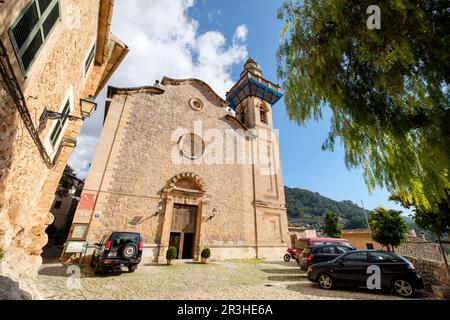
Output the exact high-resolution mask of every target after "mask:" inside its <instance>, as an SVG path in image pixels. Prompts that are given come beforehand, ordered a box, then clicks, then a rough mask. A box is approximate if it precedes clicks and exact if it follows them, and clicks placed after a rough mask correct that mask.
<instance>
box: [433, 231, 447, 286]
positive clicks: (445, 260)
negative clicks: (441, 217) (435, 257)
mask: <svg viewBox="0 0 450 320" xmlns="http://www.w3.org/2000/svg"><path fill="white" fill-rule="evenodd" d="M436 236H437V239H438V243H439V247H440V248H441V254H442V258H443V259H444V264H445V268H446V269H447V276H448V279H449V281H450V269H449V268H448V261H447V255H446V254H445V250H444V246H443V245H442V242H441V237H440V236H439V235H438V234H436Z"/></svg>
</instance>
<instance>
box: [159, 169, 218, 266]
mask: <svg viewBox="0 0 450 320" xmlns="http://www.w3.org/2000/svg"><path fill="white" fill-rule="evenodd" d="M162 194H163V198H164V200H165V217H164V221H163V226H162V230H161V238H160V252H159V257H158V261H164V260H165V253H166V251H167V249H168V248H169V247H170V246H173V247H176V248H177V249H178V259H195V260H198V259H199V257H200V251H201V230H202V222H203V218H202V217H203V215H204V213H205V212H207V207H208V203H209V199H208V198H209V197H208V195H207V193H206V186H205V183H204V182H203V180H202V179H201V178H200V177H199V176H198V175H196V174H195V173H192V172H185V173H180V174H177V175H176V176H174V177H172V178H171V179H170V180H169V181H168V183H167V184H166V186H165V187H164V189H163V192H162Z"/></svg>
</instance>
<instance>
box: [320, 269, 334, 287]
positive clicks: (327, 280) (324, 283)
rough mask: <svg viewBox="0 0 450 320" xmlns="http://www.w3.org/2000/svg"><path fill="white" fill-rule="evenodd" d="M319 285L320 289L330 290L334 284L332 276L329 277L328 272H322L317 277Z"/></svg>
mask: <svg viewBox="0 0 450 320" xmlns="http://www.w3.org/2000/svg"><path fill="white" fill-rule="evenodd" d="M318 279H319V280H318V282H319V286H320V287H321V288H322V289H325V290H330V289H332V288H333V286H334V282H333V278H331V277H330V276H329V275H328V274H326V273H322V274H320V275H319V277H318Z"/></svg>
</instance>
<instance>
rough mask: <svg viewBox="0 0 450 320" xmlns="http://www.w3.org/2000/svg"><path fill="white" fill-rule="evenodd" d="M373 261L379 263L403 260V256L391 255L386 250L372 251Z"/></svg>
mask: <svg viewBox="0 0 450 320" xmlns="http://www.w3.org/2000/svg"><path fill="white" fill-rule="evenodd" d="M370 256H371V259H372V262H377V263H387V262H401V261H402V260H401V258H400V257H399V256H395V255H391V254H388V253H384V252H371V253H370Z"/></svg>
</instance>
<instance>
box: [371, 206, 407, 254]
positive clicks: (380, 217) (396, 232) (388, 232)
mask: <svg viewBox="0 0 450 320" xmlns="http://www.w3.org/2000/svg"><path fill="white" fill-rule="evenodd" d="M401 214H402V212H401V211H397V210H386V209H384V208H377V209H375V210H373V211H372V212H371V213H370V220H369V224H370V229H371V230H372V238H373V240H375V241H376V242H378V243H380V244H382V245H383V246H385V247H388V248H389V247H391V248H393V247H398V246H399V245H400V244H401V243H402V242H404V241H405V240H406V239H407V237H408V225H407V224H406V221H405V220H404V219H403V217H402V216H401Z"/></svg>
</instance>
